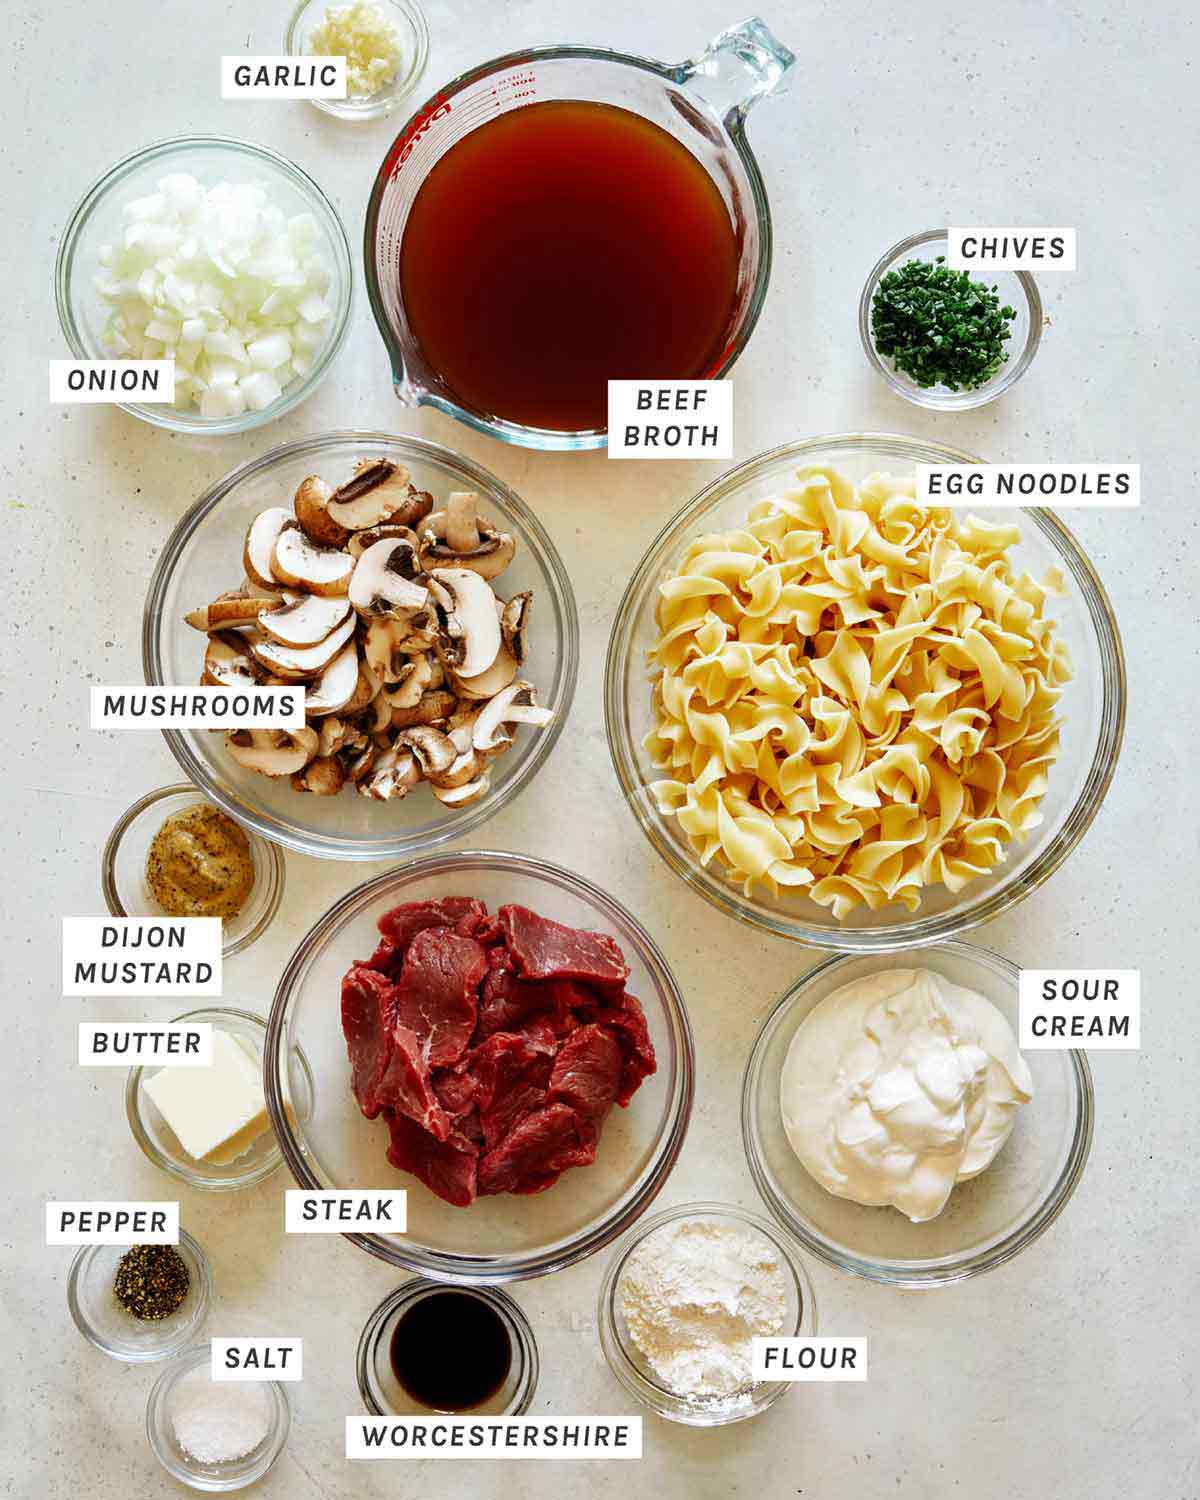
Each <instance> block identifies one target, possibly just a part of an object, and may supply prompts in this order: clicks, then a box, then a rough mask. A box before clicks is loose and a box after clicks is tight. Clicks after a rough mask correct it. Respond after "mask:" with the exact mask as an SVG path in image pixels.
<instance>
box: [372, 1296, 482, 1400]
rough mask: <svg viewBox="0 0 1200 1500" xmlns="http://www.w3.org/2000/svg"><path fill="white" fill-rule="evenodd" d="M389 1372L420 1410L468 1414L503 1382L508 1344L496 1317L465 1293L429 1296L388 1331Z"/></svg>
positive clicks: (412, 1306)
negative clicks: (389, 1334) (390, 1357)
mask: <svg viewBox="0 0 1200 1500" xmlns="http://www.w3.org/2000/svg"><path fill="white" fill-rule="evenodd" d="M391 1354H392V1369H393V1370H394V1371H395V1374H396V1379H397V1380H398V1381H399V1382H400V1384H401V1385H402V1386H403V1387H404V1389H405V1390H406V1391H407V1392H408V1394H409V1395H410V1396H411V1397H412V1399H413V1400H414V1401H416V1402H418V1403H419V1404H420V1405H421V1406H427V1407H429V1408H430V1409H431V1410H432V1411H470V1410H471V1409H472V1408H473V1407H477V1406H482V1405H483V1404H484V1402H485V1401H490V1400H491V1398H492V1397H493V1396H494V1395H495V1394H496V1392H497V1391H498V1390H499V1389H500V1388H501V1386H503V1384H504V1382H505V1380H506V1379H507V1378H508V1371H509V1366H510V1365H511V1364H512V1340H511V1339H510V1337H509V1332H508V1329H507V1328H506V1327H505V1324H504V1320H503V1319H502V1318H501V1317H500V1314H499V1313H497V1312H495V1311H494V1310H493V1309H492V1308H491V1307H489V1306H488V1304H487V1303H486V1302H484V1301H482V1300H481V1299H480V1298H478V1297H473V1296H472V1295H471V1294H470V1293H469V1292H453V1291H446V1292H431V1293H430V1294H429V1296H427V1297H422V1298H421V1299H420V1301H418V1302H414V1303H412V1305H411V1306H410V1307H409V1308H408V1309H407V1310H406V1311H405V1312H404V1313H403V1314H402V1315H401V1317H400V1321H399V1322H398V1323H397V1324H396V1327H395V1329H394V1330H393V1332H392V1350H391Z"/></svg>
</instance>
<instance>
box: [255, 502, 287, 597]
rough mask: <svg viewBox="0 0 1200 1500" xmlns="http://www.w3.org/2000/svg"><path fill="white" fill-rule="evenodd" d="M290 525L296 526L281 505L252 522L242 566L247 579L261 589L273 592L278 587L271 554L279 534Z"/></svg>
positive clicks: (264, 512) (263, 513)
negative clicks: (272, 567)
mask: <svg viewBox="0 0 1200 1500" xmlns="http://www.w3.org/2000/svg"><path fill="white" fill-rule="evenodd" d="M289 524H290V525H295V521H294V519H293V517H292V513H291V511H289V510H284V508H283V507H282V506H281V505H275V506H272V507H271V509H270V510H264V511H261V512H260V513H259V514H258V515H257V516H255V518H254V520H253V521H251V522H250V529H249V530H248V531H247V532H246V542H245V545H244V546H243V548H242V566H243V567H244V568H245V570H246V577H247V578H248V579H249V580H250V582H251V583H252V584H254V585H256V587H258V588H260V589H268V590H273V589H275V588H276V587H277V585H276V581H275V574H274V572H273V571H272V569H271V554H272V553H273V552H274V550H275V543H276V542H277V541H278V539H279V533H280V532H281V531H282V530H283V528H284V527H285V526H287V525H289Z"/></svg>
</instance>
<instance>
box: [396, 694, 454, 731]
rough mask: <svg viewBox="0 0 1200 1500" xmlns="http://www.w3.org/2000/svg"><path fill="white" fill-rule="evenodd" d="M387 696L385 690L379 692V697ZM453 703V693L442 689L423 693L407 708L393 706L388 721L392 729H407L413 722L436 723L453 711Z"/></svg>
mask: <svg viewBox="0 0 1200 1500" xmlns="http://www.w3.org/2000/svg"><path fill="white" fill-rule="evenodd" d="M388 696H389V695H388V694H387V693H386V692H385V693H381V694H380V697H381V698H386V697H388ZM454 704H455V698H454V694H453V693H448V692H446V691H445V690H444V689H439V690H437V691H435V692H432V693H425V694H424V695H423V696H422V697H421V698H419V699H418V700H417V702H416V703H414V704H412V705H411V706H409V707H407V708H399V707H395V708H393V709H392V715H391V720H390V723H391V726H392V728H393V729H409V728H411V726H412V725H414V724H436V723H438V721H439V720H441V719H446V718H449V716H450V715H451V714H452V713H453V712H454Z"/></svg>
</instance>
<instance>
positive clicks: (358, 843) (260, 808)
mask: <svg viewBox="0 0 1200 1500" xmlns="http://www.w3.org/2000/svg"><path fill="white" fill-rule="evenodd" d="M375 458H386V459H390V460H391V461H392V462H393V463H397V464H402V465H403V466H404V467H405V468H406V469H407V470H408V471H409V473H410V474H411V476H412V481H413V483H414V484H416V485H417V486H418V487H419V488H421V489H424V490H428V491H430V492H431V493H432V494H433V495H434V496H435V497H436V498H437V499H438V500H439V501H440V500H442V499H443V498H444V497H445V496H446V495H447V494H449V493H450V492H451V491H452V490H475V491H476V492H477V493H478V494H479V496H480V497H481V501H482V509H483V512H484V514H485V515H488V516H490V517H492V518H493V519H494V520H495V521H496V523H497V525H499V526H500V527H502V529H503V530H504V531H507V532H510V533H511V534H512V536H513V537H514V538H515V539H516V543H517V552H516V556H515V558H514V559H513V562H512V563H511V565H510V566H509V567H508V568H507V569H506V570H505V571H504V573H503V574H502V575H501V577H500V580H499V581H498V584H497V587H498V588H499V590H500V592H501V593H502V594H503V595H504V596H505V597H506V598H508V597H511V596H512V595H514V594H516V593H519V592H521V591H522V590H526V589H528V590H531V591H532V593H533V608H532V610H531V617H530V622H529V629H528V636H529V646H528V655H527V657H526V662H525V667H524V668H523V670H524V671H525V673H526V675H527V676H528V677H529V679H530V681H531V682H532V683H533V684H534V686H535V687H536V688H537V690H538V702H539V703H541V704H544V705H545V707H547V708H549V709H550V710H551V711H552V712H553V714H554V720H553V722H552V723H550V724H548V725H547V726H546V727H545V728H544V729H538V730H534V729H533V728H531V727H526V728H524V729H522V731H521V733H520V734H518V736H517V738H516V741H515V743H514V744H513V746H512V748H511V749H510V750H508V751H507V752H506V753H505V754H504V755H502V756H500V757H499V758H498V759H497V760H495V761H494V762H493V764H492V786H491V790H490V791H488V792H487V793H486V794H485V795H484V796H483V797H481V798H480V799H479V800H478V801H477V802H472V803H469V804H468V805H467V806H465V807H459V808H453V807H446V806H445V805H444V804H442V803H441V802H439V801H438V800H437V799H436V797H434V796H432V794H431V793H430V792H429V790H428V788H427V787H418V788H417V789H416V791H415V792H414V793H413V795H412V796H409V797H403V798H397V797H393V798H392V799H391V800H390V801H387V802H376V801H374V800H373V799H372V798H370V797H359V796H356V795H355V794H354V793H353V792H352V791H350V790H349V789H348V788H347V789H343V791H342V792H340V793H339V794H338V796H336V797H314V796H311V795H306V794H304V793H302V792H297V791H295V790H294V789H293V788H292V785H291V783H290V781H289V779H288V777H286V776H280V777H271V776H260V775H258V774H257V772H255V771H249V770H247V769H245V767H243V766H239V765H238V764H237V762H236V761H235V760H234V759H233V757H232V756H231V755H230V754H229V752H228V750H227V749H226V748H225V741H224V737H223V736H222V735H219V734H212V733H210V732H209V731H208V730H196V729H165V730H163V731H162V733H163V738H164V739H165V740H166V742H167V748H168V749H169V750H170V752H171V754H172V755H174V757H175V759H176V760H177V761H178V762H179V764H180V766H181V767H182V769H183V771H184V772H185V774H186V775H187V776H189V777H190V778H191V780H192V781H193V782H194V783H195V784H196V786H197V787H198V788H199V789H200V791H201V792H202V793H203V795H204V796H206V797H208V798H209V799H210V800H211V801H213V802H215V803H216V804H217V806H218V807H220V808H222V809H223V810H224V811H225V812H227V813H229V814H230V815H231V816H232V817H235V818H236V819H237V820H238V822H239V823H241V824H242V826H243V827H245V828H253V829H255V830H256V832H258V833H260V834H262V835H263V837H264V838H268V839H270V840H271V841H272V842H273V843H277V844H282V845H284V846H285V847H286V848H288V849H295V850H297V851H298V852H299V853H301V854H312V855H315V856H316V857H317V858H319V859H399V858H403V857H405V856H411V855H414V854H419V853H423V852H425V851H427V850H429V849H430V848H432V847H434V846H435V845H437V844H443V843H446V842H447V841H448V840H450V839H454V838H461V837H463V835H465V834H466V833H468V832H469V831H470V830H471V829H472V828H477V827H478V826H479V825H480V824H481V823H483V822H484V821H485V820H486V819H488V818H490V817H491V816H492V815H493V813H496V812H499V810H500V809H501V808H502V807H503V806H505V804H506V803H508V802H509V801H511V799H512V798H513V797H515V796H516V795H517V793H518V792H520V791H521V789H522V788H523V787H525V786H527V785H528V784H529V782H530V781H532V779H533V777H534V776H535V775H536V774H537V772H538V770H539V769H540V767H541V766H542V765H543V764H544V763H545V760H546V757H547V756H548V755H549V754H550V752H551V750H553V748H554V746H555V744H556V743H557V741H558V737H559V735H560V734H561V733H562V731H563V727H564V725H565V723H566V720H567V714H568V711H569V710H570V706H571V697H572V694H573V693H574V691H575V676H576V672H577V670H578V665H579V616H578V614H577V612H576V609H575V595H574V592H573V590H572V588H571V581H570V579H569V578H568V577H567V572H566V569H565V568H564V567H563V562H562V559H561V557H560V556H559V554H558V551H557V550H556V548H555V546H554V543H553V542H552V541H551V540H550V537H549V536H548V535H547V533H546V531H545V529H544V528H543V527H542V524H541V522H540V521H539V520H538V519H537V517H536V516H535V515H534V514H533V512H532V511H531V510H530V509H529V508H528V506H527V505H526V504H525V503H524V501H522V500H521V499H520V498H519V496H517V495H515V494H514V493H513V492H512V490H510V489H509V488H508V486H507V485H505V484H502V483H501V481H500V480H499V479H497V478H496V477H495V476H494V475H492V474H489V473H488V472H487V470H486V469H483V468H481V467H480V466H479V465H478V464H475V463H472V462H471V461H470V460H469V459H466V458H462V457H460V456H459V455H458V454H456V453H452V452H451V451H450V449H449V448H443V447H442V446H441V445H440V444H439V443H431V442H426V441H424V440H423V439H421V438H415V437H393V436H391V435H390V434H388V433H385V432H327V433H321V434H319V435H317V436H315V437H310V438H304V439H301V440H300V441H298V442H292V443H283V444H281V445H280V446H279V447H277V448H272V449H271V450H270V451H268V452H266V453H264V454H262V455H261V456H260V457H258V458H255V459H251V460H250V461H249V462H247V463H243V464H239V465H238V467H237V468H235V469H233V470H232V471H231V472H230V473H228V474H226V475H225V477H224V478H223V479H221V480H218V482H217V483H216V484H214V485H213V486H212V488H211V489H209V490H208V491H207V492H206V493H205V494H203V495H202V496H201V497H200V499H199V500H197V501H196V503H195V504H194V505H193V506H192V507H191V509H190V510H189V511H188V512H187V513H186V514H185V515H184V516H183V517H182V519H181V520H180V521H179V523H178V524H177V525H176V527H175V530H174V531H173V532H172V533H171V536H170V538H169V539H168V541H167V544H166V546H165V547H164V548H163V550H162V552H161V553H160V555H159V559H158V564H157V566H156V567H155V570H154V576H153V578H152V579H151V581H150V588H149V591H148V592H147V595H146V608H145V612H144V614H143V616H142V664H143V668H144V671H145V677H146V681H147V682H148V683H152V684H155V685H162V684H167V685H171V684H174V683H179V682H195V681H196V679H197V678H198V676H199V673H200V666H201V662H202V659H203V655H204V638H203V636H201V635H199V634H198V633H197V632H196V631H195V630H193V629H192V627H191V626H190V625H188V624H186V623H185V622H184V615H185V614H186V613H187V612H188V610H190V609H195V608H196V606H197V604H202V603H206V602H207V601H208V600H209V599H215V598H216V597H217V595H218V594H219V593H220V592H221V591H222V590H223V589H227V588H229V587H230V586H231V585H232V584H234V583H236V582H237V581H238V579H239V578H240V576H241V569H242V547H243V543H244V539H245V535H246V528H247V527H248V526H249V525H250V522H251V521H252V520H253V519H254V517H255V516H256V515H257V514H258V513H259V511H261V510H263V509H265V508H266V507H267V506H270V505H280V504H287V503H289V502H290V501H291V498H292V496H293V495H294V494H295V492H296V488H297V486H298V485H299V484H300V481H301V480H302V479H304V478H305V477H306V476H307V475H309V474H319V475H321V476H322V478H325V479H327V480H329V481H330V482H331V483H333V484H338V483H340V482H341V481H342V480H343V479H345V478H347V477H348V476H349V475H350V474H351V473H352V472H353V469H354V466H355V464H356V463H357V462H358V461H359V460H360V459H375Z"/></svg>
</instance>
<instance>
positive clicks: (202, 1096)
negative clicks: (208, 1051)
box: [143, 1027, 271, 1166]
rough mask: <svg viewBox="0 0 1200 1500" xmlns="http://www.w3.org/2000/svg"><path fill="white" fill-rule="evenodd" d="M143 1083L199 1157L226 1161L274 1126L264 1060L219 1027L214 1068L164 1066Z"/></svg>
mask: <svg viewBox="0 0 1200 1500" xmlns="http://www.w3.org/2000/svg"><path fill="white" fill-rule="evenodd" d="M143 1087H144V1088H145V1090H146V1093H147V1094H148V1095H149V1097H150V1099H151V1100H152V1102H153V1103H154V1106H155V1108H156V1109H157V1110H158V1112H159V1114H161V1115H162V1117H163V1119H164V1120H165V1121H166V1122H167V1124H168V1125H169V1126H170V1127H171V1129H172V1130H173V1131H174V1132H175V1134H176V1136H177V1137H178V1138H179V1144H180V1145H181V1146H182V1147H183V1149H184V1150H185V1151H186V1152H187V1154H188V1155H189V1156H190V1157H193V1158H194V1159H195V1160H196V1161H207V1162H212V1163H213V1165H214V1166H224V1165H226V1164H227V1163H228V1162H231V1161H235V1160H236V1159H237V1158H238V1157H239V1156H242V1155H244V1154H245V1153H246V1152H247V1151H249V1149H250V1147H251V1146H253V1144H254V1142H255V1141H256V1140H257V1139H258V1138H259V1136H260V1135H262V1133H263V1132H264V1131H265V1130H269V1129H270V1128H271V1121H270V1118H269V1116H268V1115H267V1105H266V1100H265V1099H264V1097H263V1088H262V1074H261V1069H260V1064H259V1062H258V1059H257V1058H256V1057H255V1056H253V1055H252V1054H251V1052H250V1050H249V1049H248V1048H247V1047H245V1046H244V1045H243V1044H242V1043H241V1041H240V1040H239V1039H238V1038H236V1037H233V1036H230V1034H229V1032H227V1031H221V1030H220V1029H219V1028H218V1027H214V1028H213V1060H212V1066H211V1067H207V1068H161V1069H160V1070H159V1071H158V1072H157V1073H155V1075H154V1077H153V1078H149V1079H147V1080H146V1082H145V1084H144V1085H143Z"/></svg>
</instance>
